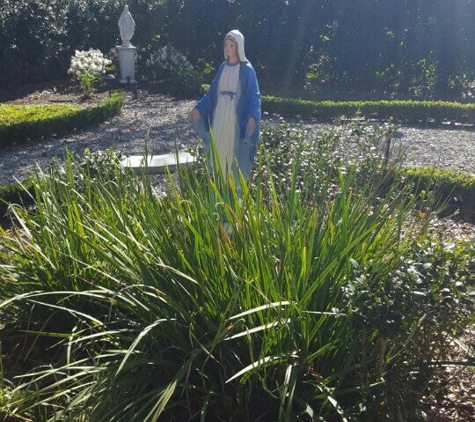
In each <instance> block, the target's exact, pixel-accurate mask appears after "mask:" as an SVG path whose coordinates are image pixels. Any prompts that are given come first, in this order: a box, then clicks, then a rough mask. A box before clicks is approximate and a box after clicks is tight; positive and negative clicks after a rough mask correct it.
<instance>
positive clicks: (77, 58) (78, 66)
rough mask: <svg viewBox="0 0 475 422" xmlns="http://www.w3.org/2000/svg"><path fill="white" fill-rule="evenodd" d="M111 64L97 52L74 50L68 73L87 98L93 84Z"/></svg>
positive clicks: (93, 50) (92, 50)
mask: <svg viewBox="0 0 475 422" xmlns="http://www.w3.org/2000/svg"><path fill="white" fill-rule="evenodd" d="M111 63H112V61H111V60H109V59H107V58H105V57H104V55H103V54H102V53H101V52H100V51H99V50H95V49H92V48H91V49H90V50H87V51H78V50H76V52H75V54H74V56H73V57H72V59H71V66H70V68H69V69H68V73H69V74H70V75H72V77H73V79H76V80H77V81H78V82H79V85H80V87H81V91H82V93H83V95H84V96H86V97H87V96H89V95H91V92H92V89H93V87H94V84H95V82H97V80H98V79H99V77H100V76H101V75H102V74H103V73H105V72H106V67H107V66H109V65H110V64H111Z"/></svg>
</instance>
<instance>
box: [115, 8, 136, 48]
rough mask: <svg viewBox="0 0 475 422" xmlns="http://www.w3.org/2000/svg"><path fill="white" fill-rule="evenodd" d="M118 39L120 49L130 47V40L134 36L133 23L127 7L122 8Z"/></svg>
mask: <svg viewBox="0 0 475 422" xmlns="http://www.w3.org/2000/svg"><path fill="white" fill-rule="evenodd" d="M119 29H120V38H122V47H131V46H132V44H131V43H130V40H131V39H132V37H133V36H134V32H135V21H134V19H133V18H132V15H131V14H130V12H129V6H127V5H126V6H124V10H123V12H122V14H121V15H120V18H119Z"/></svg>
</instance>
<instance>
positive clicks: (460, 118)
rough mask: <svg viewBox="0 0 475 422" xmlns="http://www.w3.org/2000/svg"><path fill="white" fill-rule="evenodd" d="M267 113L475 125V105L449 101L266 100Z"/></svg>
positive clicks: (264, 105)
mask: <svg viewBox="0 0 475 422" xmlns="http://www.w3.org/2000/svg"><path fill="white" fill-rule="evenodd" d="M262 107H263V110H264V111H266V112H268V113H275V114H279V115H281V116H296V115H297V116H299V117H301V118H303V119H310V118H317V119H320V120H332V119H335V118H341V117H346V118H353V117H363V116H364V117H365V118H368V119H378V120H393V121H395V122H407V123H427V122H437V123H441V122H444V121H451V122H458V123H475V103H470V104H463V103H458V102H448V101H387V100H382V101H319V102H316V101H309V100H300V99H289V98H279V97H274V96H270V95H265V96H263V97H262Z"/></svg>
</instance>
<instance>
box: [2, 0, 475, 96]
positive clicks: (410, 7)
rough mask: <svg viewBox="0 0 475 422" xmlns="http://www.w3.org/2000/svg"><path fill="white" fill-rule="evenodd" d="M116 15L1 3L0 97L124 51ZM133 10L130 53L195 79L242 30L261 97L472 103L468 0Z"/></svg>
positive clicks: (101, 3)
mask: <svg viewBox="0 0 475 422" xmlns="http://www.w3.org/2000/svg"><path fill="white" fill-rule="evenodd" d="M123 5H124V3H123V2H120V1H118V0H42V1H37V0H4V1H3V2H2V3H1V4H0V74H2V78H1V81H0V84H1V85H0V87H1V86H3V87H10V86H11V85H12V84H15V83H27V82H37V81H41V80H44V79H48V78H55V77H62V76H64V75H65V72H66V70H67V67H68V65H69V60H70V58H71V56H72V55H73V54H74V50H75V49H88V48H91V47H93V48H99V49H100V50H101V51H103V52H107V51H109V49H110V48H112V47H114V46H115V45H118V44H119V41H120V40H119V30H118V26H117V21H118V18H119V16H120V13H121V11H122V8H123ZM128 5H129V9H130V11H131V13H132V15H133V17H134V19H135V21H136V24H137V27H136V33H135V36H134V38H133V44H134V45H136V46H138V47H139V49H142V48H146V47H147V46H149V44H150V43H151V42H153V40H154V39H155V37H156V36H157V35H160V36H161V40H162V41H163V42H164V43H172V44H173V45H174V46H175V47H176V48H178V49H179V50H180V51H182V52H183V53H184V54H185V55H186V56H187V57H188V58H189V59H190V61H191V62H192V63H193V64H194V65H195V66H196V65H198V67H200V69H208V70H209V69H210V66H211V68H214V67H215V66H216V65H217V64H218V63H219V61H221V60H222V54H221V40H222V37H223V36H224V34H225V33H226V32H227V31H228V30H229V29H232V28H239V29H240V30H241V31H242V32H243V33H244V34H245V36H246V40H247V45H246V52H247V55H248V56H249V58H250V59H251V61H252V62H253V64H254V65H255V67H256V69H257V70H258V73H259V77H260V81H261V85H263V87H264V88H265V89H266V90H267V92H272V91H274V92H275V91H277V90H279V91H290V92H293V93H295V92H296V91H302V90H303V91H304V92H306V93H307V94H308V95H309V96H315V95H320V96H321V95H327V93H328V92H331V93H332V95H333V96H335V95H336V93H344V97H345V99H349V97H350V96H354V97H357V98H361V99H363V98H368V97H378V98H382V97H388V98H389V97H391V96H394V95H397V96H399V97H413V98H428V97H433V96H435V97H437V98H440V99H442V98H443V99H454V98H457V99H461V98H465V99H466V100H471V98H473V97H472V96H471V89H473V81H474V79H475V77H474V69H475V51H474V49H473V48H472V47H473V45H474V44H475V26H474V25H473V21H474V19H475V16H474V15H475V7H474V3H473V0H441V1H437V2H434V1H432V0H420V1H417V2H416V1H412V0H401V1H384V2H383V1H376V0H356V1H351V2H347V1H343V0H334V1H309V0H294V1H280V0H260V1H258V2H256V1H254V0H232V1H231V0H130V1H129V2H128ZM26 28H27V30H25V29H26ZM139 76H140V75H139Z"/></svg>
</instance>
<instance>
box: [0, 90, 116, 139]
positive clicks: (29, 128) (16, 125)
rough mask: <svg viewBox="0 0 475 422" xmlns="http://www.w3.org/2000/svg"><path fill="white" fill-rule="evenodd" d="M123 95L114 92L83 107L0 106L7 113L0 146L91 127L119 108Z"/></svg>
mask: <svg viewBox="0 0 475 422" xmlns="http://www.w3.org/2000/svg"><path fill="white" fill-rule="evenodd" d="M122 102H123V100H122V94H121V93H120V92H115V93H113V94H112V95H111V96H110V97H109V98H107V99H105V100H104V101H102V103H100V104H98V105H95V106H91V107H88V108H82V107H78V106H70V105H66V106H65V105H52V106H49V105H38V106H37V105H25V106H11V105H8V106H7V105H0V114H4V115H6V116H8V118H7V119H5V121H3V120H2V121H1V123H0V145H4V144H7V143H9V142H22V141H25V140H26V139H40V138H42V137H43V136H54V135H56V136H61V135H64V134H65V133H68V132H70V131H73V130H75V129H77V128H86V127H88V126H93V125H96V124H99V123H102V122H103V121H105V120H107V119H109V118H110V117H112V116H115V115H116V114H117V113H119V112H120V110H121V109H122Z"/></svg>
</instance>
